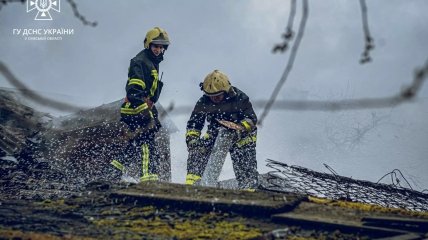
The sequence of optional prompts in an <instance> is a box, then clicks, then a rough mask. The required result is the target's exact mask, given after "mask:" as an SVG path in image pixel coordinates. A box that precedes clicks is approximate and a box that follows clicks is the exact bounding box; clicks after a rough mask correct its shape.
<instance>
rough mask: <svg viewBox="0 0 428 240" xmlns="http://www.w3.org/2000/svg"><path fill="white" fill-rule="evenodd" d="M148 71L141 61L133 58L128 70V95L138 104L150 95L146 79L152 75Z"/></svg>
mask: <svg viewBox="0 0 428 240" xmlns="http://www.w3.org/2000/svg"><path fill="white" fill-rule="evenodd" d="M146 72H147V70H145V69H144V68H143V66H142V65H141V64H140V63H138V62H137V61H135V60H131V64H130V66H129V72H128V81H127V84H126V97H127V98H128V100H129V101H130V102H132V103H134V104H136V105H141V104H143V103H145V98H147V97H148V95H149V91H148V86H146V84H147V83H146V81H145V79H148V78H149V77H151V76H150V75H148V74H147V73H146Z"/></svg>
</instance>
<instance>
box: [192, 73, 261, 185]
mask: <svg viewBox="0 0 428 240" xmlns="http://www.w3.org/2000/svg"><path fill="white" fill-rule="evenodd" d="M200 87H201V90H202V91H203V92H204V95H203V96H202V97H201V98H200V99H199V100H198V102H197V103H196V105H195V107H194V109H193V112H192V114H191V116H190V119H189V121H188V122H187V132H186V144H187V148H188V159H187V175H186V184H189V185H193V184H195V183H196V182H198V181H200V180H201V178H202V174H203V173H204V170H205V168H206V166H207V163H208V159H209V156H210V154H211V152H212V149H213V146H214V143H215V140H216V137H217V135H218V133H219V129H220V128H221V127H222V125H221V124H220V122H219V120H226V121H230V122H233V123H236V124H238V125H239V126H241V127H242V129H243V130H240V131H239V134H237V136H239V137H237V138H236V139H235V140H234V142H233V143H232V147H231V148H230V149H227V150H226V151H228V152H229V153H230V156H231V159H232V164H233V170H234V172H235V176H236V179H237V180H238V187H239V188H240V189H245V190H249V191H253V190H255V189H256V188H257V185H258V172H257V160H256V139H257V127H256V124H257V116H256V114H255V113H254V110H253V107H252V105H251V103H250V100H249V98H248V96H247V95H246V94H245V93H244V92H242V91H241V90H239V89H238V88H237V87H233V86H231V84H230V82H229V78H228V77H227V76H226V75H225V74H224V73H222V72H220V71H219V70H214V71H213V72H211V73H209V74H208V75H207V76H206V77H205V79H204V82H203V83H200ZM205 121H207V122H208V128H207V131H206V133H205V134H204V136H202V137H201V131H202V129H203V127H204V124H205ZM231 131H235V130H231Z"/></svg>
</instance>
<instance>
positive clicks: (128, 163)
mask: <svg viewBox="0 0 428 240" xmlns="http://www.w3.org/2000/svg"><path fill="white" fill-rule="evenodd" d="M139 162H140V157H139V153H138V151H137V145H136V142H135V141H134V140H130V141H129V142H128V143H127V144H126V147H124V148H123V151H121V153H120V154H117V156H116V158H115V159H113V160H112V161H111V162H110V164H111V165H112V167H113V169H115V171H114V176H123V175H127V176H130V177H134V178H135V177H137V178H138V175H139Z"/></svg>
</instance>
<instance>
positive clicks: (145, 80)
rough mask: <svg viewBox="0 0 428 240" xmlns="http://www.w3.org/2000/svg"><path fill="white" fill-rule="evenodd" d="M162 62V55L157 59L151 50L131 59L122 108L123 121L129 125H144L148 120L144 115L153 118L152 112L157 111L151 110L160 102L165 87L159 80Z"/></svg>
mask: <svg viewBox="0 0 428 240" xmlns="http://www.w3.org/2000/svg"><path fill="white" fill-rule="evenodd" d="M162 60H163V55H162V54H161V55H159V56H157V57H156V56H155V55H154V54H153V53H152V51H151V50H150V49H144V50H143V51H141V52H140V53H138V54H137V55H136V56H135V57H134V58H133V59H131V64H130V66H129V70H128V81H127V82H126V98H125V102H124V103H123V104H122V107H121V119H122V121H124V122H125V123H127V124H128V125H144V122H145V121H147V120H148V119H147V116H142V113H144V114H145V115H150V116H151V117H153V114H152V113H151V110H154V112H155V111H156V109H151V108H152V105H153V104H154V103H156V102H157V101H158V99H159V96H160V94H161V91H162V87H163V82H161V81H160V79H159V63H160V62H161V61H162ZM147 113H148V114H147ZM155 115H156V114H155ZM154 117H156V116H154Z"/></svg>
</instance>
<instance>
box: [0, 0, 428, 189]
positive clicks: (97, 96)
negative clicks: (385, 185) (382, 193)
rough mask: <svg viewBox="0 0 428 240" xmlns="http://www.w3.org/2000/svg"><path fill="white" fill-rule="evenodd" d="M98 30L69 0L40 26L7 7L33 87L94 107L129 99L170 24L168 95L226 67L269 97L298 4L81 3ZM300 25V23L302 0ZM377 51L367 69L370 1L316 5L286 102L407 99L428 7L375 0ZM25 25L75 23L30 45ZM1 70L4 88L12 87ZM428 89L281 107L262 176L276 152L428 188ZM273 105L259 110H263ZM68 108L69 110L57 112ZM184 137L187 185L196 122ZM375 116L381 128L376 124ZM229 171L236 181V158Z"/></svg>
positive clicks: (0, 56)
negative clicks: (336, 104) (156, 32)
mask: <svg viewBox="0 0 428 240" xmlns="http://www.w3.org/2000/svg"><path fill="white" fill-rule="evenodd" d="M76 2H77V3H78V8H79V10H80V12H81V13H82V14H83V15H85V16H86V17H87V18H88V20H96V21H97V22H98V23H99V25H98V26H97V27H95V28H92V27H88V26H84V25H82V23H81V22H80V21H79V20H78V19H76V18H74V17H73V14H72V10H71V7H70V6H69V4H68V3H67V2H66V1H61V13H57V12H52V13H51V14H52V17H53V18H54V20H53V21H34V20H33V19H34V16H35V13H34V12H32V13H26V7H25V5H23V4H20V3H13V4H8V5H7V6H5V7H3V8H2V9H1V10H0V60H1V61H3V62H5V63H6V64H8V66H9V67H10V69H11V70H12V71H13V72H14V73H15V74H16V75H17V77H18V78H19V79H21V80H22V81H23V82H25V83H26V84H27V85H28V86H29V87H31V88H32V89H35V90H37V91H39V92H42V93H44V94H47V95H51V96H52V97H55V98H59V99H62V100H67V101H71V102H73V103H75V104H79V105H83V106H98V105H101V104H103V103H108V102H112V101H115V100H118V99H120V98H122V97H123V96H124V94H125V91H124V85H125V81H126V78H127V68H128V65H129V60H130V59H131V58H132V57H133V56H134V55H135V54H136V53H138V52H139V51H140V50H141V49H142V47H143V44H142V42H143V39H144V35H145V33H146V31H147V30H148V29H150V28H152V27H154V26H160V27H162V28H164V29H166V30H167V31H168V33H169V35H170V38H171V42H172V44H171V46H170V48H169V49H168V51H167V52H166V55H165V61H164V62H162V63H161V67H160V68H161V71H162V72H164V75H163V81H164V82H165V87H164V89H163V92H162V95H161V99H160V102H161V103H162V104H163V105H164V106H167V105H168V104H169V103H171V102H174V103H175V104H176V105H177V106H182V105H187V106H191V105H192V106H193V104H194V103H195V101H196V100H197V99H198V98H199V97H200V95H201V94H202V93H201V91H200V90H199V87H198V83H199V82H201V81H202V80H203V78H204V77H205V76H206V74H207V73H209V72H210V71H212V70H214V69H220V70H222V71H223V72H225V73H227V74H228V75H229V77H230V79H231V82H232V84H233V85H235V86H237V87H238V88H240V89H241V90H243V91H244V92H246V93H247V94H248V95H249V96H250V98H251V99H253V100H260V99H263V100H266V99H267V98H268V97H269V95H270V93H271V92H272V90H273V88H274V86H275V84H276V82H277V81H278V80H279V78H280V77H281V74H282V72H283V70H284V67H285V64H286V61H287V58H288V54H289V52H287V53H286V54H276V55H273V54H272V53H271V49H272V47H273V45H274V44H275V43H279V42H280V41H281V38H280V35H281V33H282V32H284V29H285V27H286V23H287V19H288V12H289V1H283V0H268V1H261V0H252V1H249V0H233V1H231V0H227V1H226V0H216V1H199V0H192V1H189V0H186V1H174V0H157V1H139V0H127V1H113V0H105V1H96V2H95V1H88V0H76ZM298 2H299V4H298V9H297V16H296V19H295V30H297V26H298V23H299V21H300V10H301V8H300V7H301V5H300V3H301V2H300V1H298ZM367 5H368V14H369V26H370V31H371V34H372V36H373V38H374V40H375V46H376V48H375V49H374V50H373V51H372V52H371V56H372V57H373V60H374V61H373V62H371V63H369V64H365V65H360V64H359V59H360V56H361V53H362V51H363V47H364V36H363V29H362V23H361V11H360V7H359V2H358V1H340V0H324V1H309V10H310V13H309V19H308V22H307V27H306V30H305V35H304V37H303V40H302V42H301V45H300V49H299V52H298V54H297V58H296V61H295V64H294V69H293V70H292V72H291V74H290V76H289V78H288V80H287V82H286V83H285V85H284V87H283V89H282V91H281V92H280V94H279V99H308V100H337V99H344V98H346V99H349V98H362V97H382V96H390V95H392V94H396V93H397V92H398V91H399V90H400V89H401V88H402V87H403V86H405V85H408V84H409V83H411V81H412V79H413V71H414V69H415V68H416V67H418V66H422V65H423V64H424V63H425V61H427V59H428V44H427V42H428V15H427V14H426V12H427V11H428V2H427V1H425V0H411V1H405V0H377V1H367ZM14 28H19V29H25V28H34V29H37V28H71V29H74V35H72V36H64V37H63V40H61V41H26V40H24V39H23V37H22V36H16V35H13V33H12V30H13V29H14ZM8 86H9V85H8V84H7V83H6V81H5V79H4V78H3V77H0V87H8ZM427 96H428V87H427V86H426V85H425V86H423V87H422V89H421V91H420V92H419V95H418V97H417V99H416V100H415V101H414V102H412V103H409V104H404V105H402V106H398V107H395V108H390V109H380V110H373V109H371V110H359V111H345V112H326V113H323V112H296V111H275V110H273V111H271V112H270V113H269V115H268V117H267V118H266V120H265V122H264V127H262V128H260V129H259V136H258V148H257V151H258V153H257V154H258V155H257V157H258V163H259V170H260V172H266V171H268V170H269V169H268V168H266V167H265V166H264V165H265V163H264V161H265V159H266V158H271V159H275V160H280V161H284V162H286V163H287V164H296V165H300V166H304V167H307V168H311V169H314V170H318V171H328V170H327V169H325V168H324V167H323V163H327V164H328V165H330V166H331V167H332V168H333V169H335V170H336V172H338V173H339V174H341V175H345V176H352V177H353V178H357V179H366V180H371V181H377V180H378V179H379V178H380V177H381V176H383V175H384V174H385V173H387V172H389V171H392V170H393V169H395V168H399V169H401V170H402V171H403V172H404V173H405V174H406V176H407V177H408V178H410V181H412V184H415V185H417V186H415V185H414V187H416V188H417V189H423V188H428V174H426V172H427V171H428V161H427V160H428V159H427V158H428V148H427V147H426V145H427V142H428V128H427V124H428V110H427V109H428V108H427V106H428V100H427ZM261 110H262V109H256V112H257V113H258V114H260V113H261ZM56 114H58V113H56ZM189 115H190V112H189V113H188V114H183V115H172V118H173V120H174V121H175V123H176V124H177V127H178V128H179V129H180V132H179V133H177V134H175V135H174V136H173V137H172V153H173V180H174V181H176V182H183V181H184V175H185V160H186V159H185V158H186V148H185V144H184V132H185V123H186V121H187V119H188V117H189ZM373 123H374V125H373ZM225 167H226V168H225V169H224V171H223V173H222V175H221V177H222V178H223V179H224V178H230V177H233V171H232V169H231V164H230V162H227V164H226V166H225Z"/></svg>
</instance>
